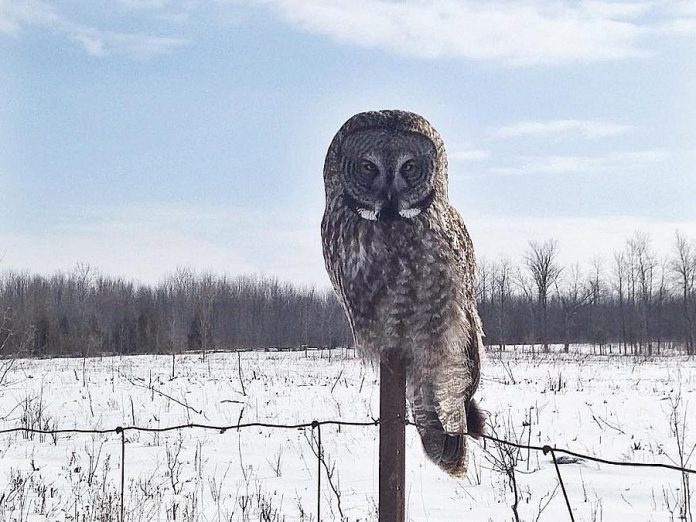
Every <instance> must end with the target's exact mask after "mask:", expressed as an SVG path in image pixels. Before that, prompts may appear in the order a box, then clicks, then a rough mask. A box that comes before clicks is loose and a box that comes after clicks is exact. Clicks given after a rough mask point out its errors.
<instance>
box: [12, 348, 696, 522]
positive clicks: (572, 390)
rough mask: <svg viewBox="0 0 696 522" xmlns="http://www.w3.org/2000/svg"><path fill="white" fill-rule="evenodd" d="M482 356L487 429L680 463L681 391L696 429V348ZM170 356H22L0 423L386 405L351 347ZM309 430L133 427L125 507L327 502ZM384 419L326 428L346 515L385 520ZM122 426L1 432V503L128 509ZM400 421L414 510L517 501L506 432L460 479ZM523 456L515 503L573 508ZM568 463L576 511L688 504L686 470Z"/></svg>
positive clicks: (533, 458)
mask: <svg viewBox="0 0 696 522" xmlns="http://www.w3.org/2000/svg"><path fill="white" fill-rule="evenodd" d="M573 348H576V347H573ZM238 361H239V362H241V380H240V368H239V367H238ZM1 363H2V364H7V361H4V362H1ZM483 365H484V366H483V373H482V380H481V386H480V390H479V392H478V394H477V397H478V401H479V404H480V405H481V406H482V408H483V409H484V410H486V411H487V412H488V414H489V420H490V422H491V423H492V427H491V429H490V431H489V433H490V434H497V436H499V437H501V438H505V439H509V440H518V441H521V442H523V443H527V442H531V443H532V444H538V445H544V444H551V445H556V446H557V447H565V448H569V449H572V450H574V451H578V452H582V453H587V454H591V455H597V456H601V457H605V458H608V459H615V460H631V461H641V462H666V463H673V462H677V461H678V460H679V457H678V452H677V439H676V438H675V436H674V434H673V423H672V420H673V418H672V413H673V409H674V408H673V406H675V407H676V410H677V412H678V417H677V420H678V422H677V425H678V427H679V429H685V434H686V448H687V453H688V451H690V450H691V448H692V447H693V446H694V443H695V442H696V435H695V432H694V430H696V426H693V425H692V424H693V423H691V422H690V416H689V414H688V413H687V412H690V411H691V409H692V408H691V405H692V404H693V402H694V401H693V399H694V393H695V391H694V390H695V389H696V387H695V385H696V361H694V360H688V359H685V358H681V357H669V358H667V357H664V358H645V357H640V358H639V357H625V356H596V355H590V354H589V350H587V347H577V349H573V350H572V353H570V354H559V353H553V354H548V355H544V354H539V353H536V354H531V353H529V350H517V351H508V352H504V353H502V354H499V353H496V352H492V353H491V354H489V356H488V358H487V359H486V360H484V362H483ZM171 374H172V357H171V356H130V357H104V358H88V359H84V360H83V359H53V360H27V359H22V360H17V361H15V363H14V366H13V367H12V368H11V369H10V370H9V371H8V372H7V374H6V375H5V378H4V380H3V381H2V383H1V384H0V429H5V428H11V427H15V426H22V425H25V426H27V425H28V426H34V427H42V428H45V427H49V428H51V429H52V428H73V427H78V428H104V429H112V428H115V427H117V426H122V425H139V426H146V427H164V426H168V425H177V424H186V423H203V424H214V425H233V424H236V423H237V422H239V421H241V422H271V423H288V424H292V423H302V422H311V421H312V420H314V419H319V420H325V419H337V420H338V419H340V420H346V421H368V422H369V421H371V420H372V419H374V418H377V417H378V416H379V412H378V404H379V392H378V382H377V377H376V372H375V370H374V369H373V368H371V367H370V366H366V365H365V364H363V363H362V362H361V361H360V360H359V359H357V358H355V357H354V355H353V352H352V351H351V350H334V351H333V352H332V353H331V357H330V358H329V352H328V351H321V352H320V351H309V352H307V353H305V352H289V353H280V352H246V353H242V354H240V356H239V359H238V355H237V354H236V353H210V354H208V355H207V356H206V358H205V360H202V359H201V356H200V354H187V355H179V356H177V357H176V360H175V366H174V378H173V379H172V378H171ZM0 375H2V372H0ZM691 416H692V415H691ZM315 435H316V432H313V431H312V430H311V429H305V430H281V429H270V428H257V427H254V428H247V429H242V430H229V431H226V432H224V433H219V432H218V431H206V430H201V429H195V428H191V429H184V430H179V431H172V432H166V433H147V432H133V431H129V432H127V433H126V446H125V452H126V467H125V481H126V496H125V511H126V520H143V521H145V520H173V519H176V520H235V521H236V520H286V521H300V520H305V521H309V520H316V494H317V489H316V488H317V459H316V456H315V454H314V453H313V449H312V448H313V445H314V444H315V442H314V438H313V437H315ZM377 435H378V429H377V427H375V426H369V427H349V426H342V427H335V426H323V427H322V428H321V437H322V444H323V448H324V453H325V460H326V464H327V468H328V470H330V471H332V478H331V483H332V484H333V486H334V487H335V488H336V490H337V491H338V493H339V495H340V511H341V512H342V513H343V515H344V519H345V520H350V521H354V520H376V503H377V484H378V466H377V462H378V444H377ZM120 437H121V436H120V434H113V433H112V434H106V435H90V434H70V435H58V436H57V437H56V438H55V439H54V437H53V436H52V435H38V434H37V435H33V436H31V435H28V436H27V435H25V434H23V433H12V434H4V435H0V520H32V521H34V520H51V521H53V520H76V519H79V520H117V519H118V516H119V510H120V505H119V490H120V472H121V471H120V465H121V438H120ZM406 439H407V456H406V458H407V461H406V468H407V519H408V520H412V521H428V522H435V521H453V520H482V521H485V520H491V521H500V520H511V519H512V517H513V512H512V509H511V506H512V504H513V502H514V495H513V492H512V490H511V488H510V486H509V480H508V476H507V475H506V474H505V473H503V472H502V471H501V469H500V459H501V458H506V457H501V454H500V452H499V451H498V449H497V447H496V445H495V444H491V443H490V442H488V443H486V444H485V448H484V447H483V446H484V445H483V444H482V443H479V442H475V441H471V444H470V448H471V453H470V469H469V474H468V476H467V478H466V479H465V480H455V479H452V478H450V477H448V476H446V475H445V474H443V473H442V472H441V471H440V470H439V469H437V468H436V467H435V466H434V465H433V464H431V463H430V462H429V461H428V460H427V459H426V458H425V457H424V455H423V452H422V450H421V447H420V442H419V438H418V435H417V433H416V431H415V429H414V428H413V427H410V426H409V427H407V433H406ZM512 458H516V459H518V460H519V461H518V462H517V472H516V474H515V478H516V480H517V482H518V484H517V485H518V496H519V506H518V510H519V516H520V519H521V520H539V521H558V520H568V519H569V517H568V513H567V508H566V506H565V502H564V500H563V497H562V494H561V491H560V489H559V488H557V476H556V471H555V469H554V466H553V462H552V461H551V460H550V456H544V455H543V454H541V453H535V452H531V453H530V455H529V459H527V452H526V451H522V452H520V453H515V452H512ZM496 462H497V463H496ZM693 464H694V463H692V465H691V467H694V465H693ZM560 470H561V473H562V475H563V479H564V482H565V485H566V488H567V491H568V496H569V499H570V502H571V505H572V506H573V509H574V513H575V518H576V520H578V521H580V520H597V521H599V520H606V521H613V520H621V519H625V520H655V521H657V520H675V519H678V516H679V505H680V502H682V500H683V497H682V495H683V484H682V477H681V474H680V473H679V472H676V471H669V470H660V469H657V470H656V469H649V468H625V467H615V466H609V465H603V464H597V463H593V462H589V461H586V460H580V461H578V462H572V459H571V461H570V462H568V463H563V464H561V465H560ZM322 472H323V475H322V491H321V503H322V505H321V509H322V517H321V518H322V520H340V519H341V517H340V515H339V502H338V499H337V495H336V494H335V493H334V491H333V490H332V488H331V485H330V484H329V480H328V477H327V473H326V469H323V470H322ZM554 491H555V494H553V495H552V493H553V492H554ZM546 503H547V505H546V507H545V508H544V505H545V504H546ZM540 511H541V514H540V515H539V513H540ZM175 515H176V516H175ZM538 515H539V516H538ZM537 516H538V518H537Z"/></svg>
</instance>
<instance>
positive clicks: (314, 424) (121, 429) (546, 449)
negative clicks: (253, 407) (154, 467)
mask: <svg viewBox="0 0 696 522" xmlns="http://www.w3.org/2000/svg"><path fill="white" fill-rule="evenodd" d="M379 423H380V421H379V419H372V420H371V421H342V420H313V421H311V422H301V423H295V424H282V423H272V422H246V423H237V424H228V425H214V424H200V423H188V424H179V425H173V426H164V427H149V426H135V425H131V426H118V427H116V428H98V429H94V428H61V429H52V430H48V429H37V428H28V427H23V426H17V427H13V428H5V429H1V430H0V435H7V434H11V433H18V432H24V433H36V434H44V435H54V436H55V435H61V434H63V435H65V434H87V435H106V434H110V433H115V434H120V435H121V522H124V518H123V517H124V516H125V511H124V497H125V455H126V449H125V448H126V432H127V431H137V432H145V433H165V432H169V431H178V430H184V429H204V430H214V431H218V432H219V433H220V434H223V433H225V432H226V431H228V430H234V429H236V430H240V429H244V428H269V429H292V430H299V429H306V428H311V429H312V430H315V429H316V431H317V443H318V448H317V460H318V463H317V520H318V521H320V520H321V518H320V514H321V511H320V510H321V457H322V448H321V426H355V427H369V426H377V425H379ZM404 424H405V425H410V426H415V427H416V428H418V427H419V426H418V424H416V423H415V422H413V421H410V420H406V421H404ZM449 435H463V436H467V437H473V438H475V439H484V440H489V441H491V442H495V443H497V444H502V445H506V446H511V447H513V448H517V449H526V450H529V451H540V452H542V453H543V454H544V455H548V454H549V453H550V454H551V458H552V460H553V464H554V467H555V469H556V473H557V475H558V480H559V482H560V485H561V490H562V491H563V496H564V498H565V501H566V506H567V507H568V514H569V515H570V520H571V522H575V518H574V516H573V511H572V508H571V505H570V500H569V498H568V493H567V491H566V488H565V484H564V483H563V478H562V476H561V472H560V468H559V465H558V461H557V458H556V453H562V454H565V455H569V456H572V457H576V458H578V459H583V460H588V461H591V462H597V463H599V464H607V465H610V466H624V467H635V468H662V469H668V470H672V471H679V472H681V473H690V474H694V475H696V469H692V468H687V467H684V466H677V465H674V464H666V463H660V462H634V461H618V460H610V459H605V458H603V457H597V456H594V455H588V454H585V453H580V452H577V451H572V450H569V449H566V448H559V447H556V446H551V445H548V444H547V445H544V446H538V445H534V444H522V443H519V442H515V441H510V440H506V439H501V438H499V437H494V436H492V435H486V434H481V433H469V432H452V433H449Z"/></svg>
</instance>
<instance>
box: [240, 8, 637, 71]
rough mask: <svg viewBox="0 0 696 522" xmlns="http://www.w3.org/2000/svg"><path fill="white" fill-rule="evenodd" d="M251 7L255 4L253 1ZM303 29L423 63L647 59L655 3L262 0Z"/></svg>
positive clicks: (549, 62) (525, 62)
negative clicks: (647, 24)
mask: <svg viewBox="0 0 696 522" xmlns="http://www.w3.org/2000/svg"><path fill="white" fill-rule="evenodd" d="M250 1H252V0H250ZM255 3H258V4H262V5H265V6H267V7H268V8H270V9H271V10H272V11H274V12H276V13H277V14H278V15H280V16H281V17H282V18H284V19H285V20H287V21H288V22H290V23H291V24H293V25H296V26H298V27H299V28H301V29H303V30H305V31H308V32H312V33H317V34H322V35H326V36H329V37H331V38H333V39H334V40H336V41H339V42H348V43H351V44H355V45H359V46H362V47H368V48H380V49H385V50H388V51H392V52H396V53H399V54H403V55H409V56H417V57H422V58H448V57H450V58H466V59H471V60H480V61H488V60H493V61H503V62H507V63H512V64H537V63H540V64H554V63H566V62H591V61H605V60H613V59H621V58H628V57H634V56H640V55H644V54H646V50H645V49H644V48H643V47H642V46H641V42H640V38H641V36H642V32H643V28H642V27H641V26H640V25H639V23H638V22H637V21H636V20H635V18H637V17H639V16H640V15H641V14H642V13H643V12H645V10H647V9H648V8H649V6H650V4H647V3H644V2H640V3H630V4H621V5H616V4H613V3H608V2H587V1H580V2H554V3H551V2H545V1H533V0H526V1H525V0H523V1H510V2H485V1H481V0H475V1H454V0H434V1H430V2H424V1H422V0H407V1H401V2H393V1H389V0H256V2H255Z"/></svg>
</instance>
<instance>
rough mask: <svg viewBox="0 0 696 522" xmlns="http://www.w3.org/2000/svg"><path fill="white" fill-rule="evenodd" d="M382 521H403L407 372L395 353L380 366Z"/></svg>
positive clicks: (380, 508)
mask: <svg viewBox="0 0 696 522" xmlns="http://www.w3.org/2000/svg"><path fill="white" fill-rule="evenodd" d="M379 376H380V377H379V380H380V382H379V417H380V424H379V522H403V521H404V514H405V487H404V484H405V475H406V451H405V446H406V372H405V368H404V364H403V361H402V360H401V358H400V357H399V356H398V354H396V353H394V352H389V353H387V354H385V355H384V356H383V357H382V360H381V361H380V368H379Z"/></svg>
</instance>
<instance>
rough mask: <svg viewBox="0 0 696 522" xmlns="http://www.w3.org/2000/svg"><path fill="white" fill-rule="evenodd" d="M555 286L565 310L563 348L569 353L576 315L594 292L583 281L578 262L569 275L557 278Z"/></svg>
mask: <svg viewBox="0 0 696 522" xmlns="http://www.w3.org/2000/svg"><path fill="white" fill-rule="evenodd" d="M559 280H560V281H559ZM559 282H560V284H559ZM555 288H556V293H557V295H558V299H559V301H560V303H561V310H562V312H563V350H564V351H565V352H566V353H568V351H569V348H570V342H571V330H572V328H573V326H574V321H575V317H576V316H577V314H578V312H579V311H580V310H581V308H582V307H583V306H585V305H586V304H587V303H588V302H589V301H590V299H591V297H592V292H591V291H590V289H589V288H588V287H586V286H585V285H584V284H583V283H582V274H581V273H580V267H579V266H578V265H577V264H575V265H573V266H572V267H571V269H570V271H569V273H567V277H565V278H563V279H562V280H561V279H560V278H558V279H557V281H556V283H555Z"/></svg>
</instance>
